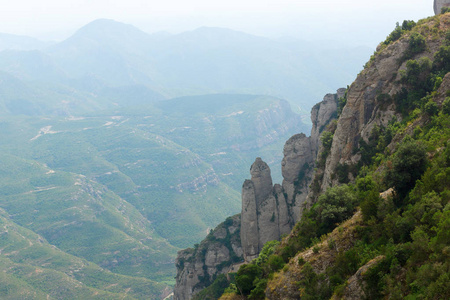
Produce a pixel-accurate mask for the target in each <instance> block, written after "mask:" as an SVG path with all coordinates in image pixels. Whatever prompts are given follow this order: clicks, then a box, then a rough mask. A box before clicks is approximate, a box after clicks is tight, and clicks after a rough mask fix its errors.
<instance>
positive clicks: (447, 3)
mask: <svg viewBox="0 0 450 300" xmlns="http://www.w3.org/2000/svg"><path fill="white" fill-rule="evenodd" d="M443 7H450V0H434V13H435V14H436V15H439V14H440V13H441V10H442V8H443Z"/></svg>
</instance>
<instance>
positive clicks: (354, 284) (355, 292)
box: [332, 255, 385, 300]
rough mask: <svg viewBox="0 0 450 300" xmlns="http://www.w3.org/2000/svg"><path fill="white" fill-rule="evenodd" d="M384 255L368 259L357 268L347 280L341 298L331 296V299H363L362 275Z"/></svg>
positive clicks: (364, 295)
mask: <svg viewBox="0 0 450 300" xmlns="http://www.w3.org/2000/svg"><path fill="white" fill-rule="evenodd" d="M384 258H385V257H384V256H382V255H380V256H377V257H375V258H374V259H372V260H371V261H369V262H368V263H367V264H365V265H364V266H362V267H361V268H359V270H358V271H357V272H356V273H355V275H353V276H352V277H350V278H349V279H348V280H347V282H348V283H347V286H346V287H345V290H344V294H343V295H342V297H341V298H338V297H336V296H335V297H333V298H332V300H337V299H346V300H359V299H365V298H366V294H365V293H364V285H365V283H364V275H365V274H366V272H367V271H368V270H369V269H370V268H372V267H373V266H375V265H377V264H378V263H379V262H380V261H381V260H383V259H384Z"/></svg>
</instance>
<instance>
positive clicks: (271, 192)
mask: <svg viewBox="0 0 450 300" xmlns="http://www.w3.org/2000/svg"><path fill="white" fill-rule="evenodd" d="M344 94H345V89H339V90H338V92H337V94H328V95H326V96H325V97H324V100H323V101H322V102H320V103H319V104H317V105H316V106H314V108H313V109H312V112H311V120H312V122H313V128H312V130H311V136H310V137H307V136H306V135H305V134H303V133H300V134H296V135H294V136H293V137H291V138H290V139H289V140H288V141H287V142H286V144H285V146H284V150H283V154H284V158H283V161H282V163H281V170H282V175H283V184H282V185H279V184H275V185H273V184H272V178H271V176H270V169H269V166H268V165H267V164H266V163H265V162H264V161H262V160H261V158H259V157H258V158H257V159H256V160H255V162H254V163H253V165H252V166H251V168H250V173H251V175H252V178H251V180H246V181H245V182H244V184H243V186H242V212H241V216H242V217H241V243H242V250H243V252H244V259H245V261H246V262H249V261H251V260H252V259H254V258H256V257H257V256H258V254H259V252H260V251H261V249H262V247H263V246H264V244H265V243H266V242H268V241H272V240H280V239H281V236H282V235H283V234H287V233H289V232H290V231H291V230H292V228H293V226H294V225H295V223H296V222H298V221H299V220H300V217H301V214H302V211H303V208H304V206H305V204H306V201H307V195H308V192H309V186H310V184H311V180H312V175H313V172H314V165H315V161H316V159H317V153H318V152H319V146H320V135H321V133H322V132H323V130H324V129H325V128H326V127H327V125H328V124H329V123H330V122H331V120H333V119H335V118H336V116H337V103H338V99H339V98H340V97H343V96H344Z"/></svg>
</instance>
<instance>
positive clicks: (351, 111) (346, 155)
mask: <svg viewBox="0 0 450 300" xmlns="http://www.w3.org/2000/svg"><path fill="white" fill-rule="evenodd" d="M431 22H432V23H430V26H433V24H434V22H433V21H431ZM409 35H410V34H409ZM409 35H405V36H404V37H403V38H401V39H400V40H398V41H396V42H394V43H391V44H389V45H388V46H387V47H386V48H385V49H383V50H381V51H379V52H378V53H377V54H376V55H375V56H374V57H373V59H372V61H371V62H370V63H369V64H368V66H367V67H366V68H365V69H364V70H363V71H362V72H361V73H360V74H359V75H358V76H357V78H356V80H355V81H354V82H353V83H352V85H351V86H350V87H349V89H348V91H347V104H346V105H345V107H344V109H343V111H342V114H341V115H340V117H339V120H338V122H337V127H336V131H335V132H334V136H333V142H332V147H331V151H330V154H329V156H328V158H327V160H326V165H325V170H324V173H323V181H322V183H321V190H322V191H324V190H326V189H327V188H328V187H330V186H332V185H335V184H338V181H337V178H336V176H335V174H334V173H335V170H336V167H337V166H338V165H349V166H355V165H356V164H357V163H358V162H359V161H360V159H361V154H360V152H359V151H358V149H359V148H360V144H361V142H360V141H361V140H364V142H366V143H368V142H369V139H370V137H371V134H372V130H373V129H374V127H375V126H379V127H384V128H385V127H387V126H388V123H389V122H390V121H391V120H392V119H393V118H394V117H395V118H397V119H398V120H401V118H402V116H401V114H399V113H397V112H396V108H395V101H392V99H393V97H394V96H395V95H396V94H398V93H399V92H400V91H401V90H402V88H403V87H404V86H403V85H402V84H399V82H400V78H401V74H402V71H401V70H405V69H406V64H407V59H404V57H405V53H406V52H407V51H408V47H409ZM441 42H442V41H441V40H440V39H432V38H429V39H427V41H426V43H427V48H426V50H425V51H423V52H421V53H418V54H416V55H415V56H414V57H411V58H412V59H416V60H419V59H420V58H422V57H428V58H432V57H433V56H434V53H435V52H436V51H437V50H438V49H439V46H440V45H441ZM380 95H382V96H383V97H380ZM383 99H391V101H384V100H383ZM349 178H350V179H351V174H349Z"/></svg>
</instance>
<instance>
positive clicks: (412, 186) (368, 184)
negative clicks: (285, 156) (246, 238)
mask: <svg viewBox="0 0 450 300" xmlns="http://www.w3.org/2000/svg"><path fill="white" fill-rule="evenodd" d="M414 25H415V24H414V23H408V22H406V23H404V24H403V26H402V27H400V26H397V29H396V31H394V32H393V33H392V34H391V36H390V38H389V39H388V40H387V43H391V42H393V41H395V40H397V39H399V38H400V37H401V35H402V34H403V33H404V32H405V31H413V32H412V33H411V34H410V35H409V36H408V42H409V47H408V50H407V54H406V56H407V58H411V57H414V56H415V55H416V54H419V53H421V52H422V51H425V50H427V48H426V47H427V45H426V42H425V38H424V37H423V36H422V35H421V33H420V32H419V31H418V30H417V31H414V30H415V29H414ZM449 43H450V34H449V33H447V34H446V35H445V40H444V41H443V44H444V46H442V47H441V48H440V49H439V50H438V51H437V52H436V54H435V56H434V58H433V60H431V59H429V58H427V57H424V58H421V59H418V60H414V59H410V60H408V61H407V62H406V70H405V71H404V73H402V74H400V75H401V76H400V77H401V79H400V81H399V82H397V83H396V84H397V85H399V86H400V88H399V90H400V92H399V93H397V94H396V95H394V96H393V97H391V96H389V95H386V94H381V93H379V94H378V95H377V100H378V101H379V102H380V103H379V104H380V106H381V107H384V108H386V107H387V106H388V104H391V103H392V102H394V103H395V104H396V108H397V111H398V112H399V113H401V114H402V116H403V118H402V119H401V120H400V121H399V120H398V119H397V118H395V117H394V118H393V119H392V120H391V121H390V122H389V124H388V125H387V126H386V127H384V126H374V127H373V129H372V132H371V134H370V137H369V139H368V140H366V141H364V140H362V139H361V140H360V141H359V147H357V148H356V149H354V154H357V153H360V154H361V159H360V162H359V163H358V165H357V166H352V165H340V164H338V167H337V169H336V170H335V173H334V176H335V178H336V179H338V181H339V182H341V183H342V182H345V183H344V184H343V185H341V186H334V187H331V188H329V189H328V190H327V191H326V192H325V193H323V194H322V195H320V197H319V200H318V202H317V203H316V204H315V205H314V206H313V207H311V208H310V209H309V210H306V211H304V213H303V217H302V219H301V221H300V222H299V223H298V224H296V226H295V228H294V230H293V232H292V233H291V234H290V235H289V238H287V239H285V240H284V241H283V242H282V243H281V244H280V245H279V246H278V247H277V248H276V249H275V251H274V253H273V254H272V255H270V256H269V258H268V259H266V260H265V261H266V262H265V263H256V261H253V262H252V264H251V266H252V267H248V268H249V269H243V271H242V273H241V276H242V277H243V279H247V280H246V281H245V280H244V282H243V285H244V286H245V293H243V292H242V291H241V293H242V294H244V295H247V298H249V299H250V298H251V299H264V297H265V294H264V292H261V289H262V286H264V285H265V284H267V282H266V281H265V280H268V281H269V283H268V286H269V288H273V287H274V286H272V287H271V286H270V284H271V280H273V282H274V283H277V284H278V283H279V282H280V278H281V277H283V276H294V277H295V276H296V277H297V278H300V280H299V281H298V282H297V288H298V291H299V292H300V294H301V299H329V298H330V297H332V296H333V295H335V296H338V297H340V296H342V295H343V293H344V291H345V289H346V287H347V285H348V279H349V278H350V277H351V276H353V275H355V273H356V272H357V271H358V270H359V269H360V268H361V267H363V266H366V265H368V263H369V262H370V265H368V266H370V267H369V268H368V270H367V271H364V272H363V273H361V274H359V275H360V276H361V277H362V279H363V280H364V281H365V285H364V287H363V288H364V292H365V294H366V296H367V299H410V300H412V299H448V298H450V285H449V282H450V281H449V278H450V265H449V263H450V256H449V249H450V235H449V232H450V210H449V208H450V204H449V203H450V148H449V143H450V108H449V107H450V98H449V95H450V91H446V98H445V99H444V101H442V100H441V99H442V98H441V97H442V94H441V93H438V92H437V91H438V89H439V88H441V86H442V82H443V79H442V78H444V76H445V75H446V74H447V73H448V71H449V70H448V66H447V62H448V59H447V55H448V53H447V52H448V49H447V48H446V47H447V46H448V45H449ZM441 90H442V89H441ZM342 102H344V101H342ZM332 135H333V132H331V131H330V132H328V133H325V134H324V135H322V145H323V148H324V152H325V153H326V151H329V148H330V147H331V143H330V140H332ZM319 159H321V158H319ZM318 167H319V168H320V167H321V165H320V163H319V164H318ZM319 171H320V170H319ZM348 173H352V174H353V175H354V178H355V179H354V181H353V182H350V181H349V178H348V176H347V175H348ZM316 176H317V174H316ZM317 178H318V180H317V181H318V182H320V180H321V178H320V174H319V176H317ZM314 184H315V182H314V181H313V183H312V186H311V188H312V189H313V191H314ZM382 192H383V194H380V193H382ZM357 207H360V209H361V213H362V221H361V222H362V223H358V225H355V226H354V228H353V229H354V230H355V236H354V237H353V239H352V240H351V241H347V242H349V244H347V245H346V247H345V249H337V248H336V244H337V242H336V240H334V239H333V238H334V237H335V236H334V235H328V236H327V234H328V233H330V232H331V231H332V230H333V229H335V228H336V227H337V226H339V224H341V223H342V222H343V221H345V220H346V219H348V218H350V217H351V216H353V214H354V212H355V210H356V208H357ZM355 218H356V217H355ZM358 222H360V221H358ZM345 226H348V225H345ZM345 226H342V227H339V228H338V229H337V230H336V234H338V233H339V232H340V231H341V230H342V231H344V230H346V229H348V228H346V227H345ZM333 234H334V233H333ZM325 239H327V240H328V248H329V249H330V251H331V250H333V251H335V252H336V253H337V254H336V256H335V257H333V258H332V259H330V264H329V265H328V266H327V267H326V269H325V270H323V271H320V272H318V271H317V269H314V268H313V265H314V262H315V261H314V259H316V258H315V257H313V258H312V259H311V258H306V259H305V258H304V257H307V256H309V255H310V254H309V253H310V252H305V255H306V256H304V257H300V258H299V259H296V260H293V258H294V257H295V256H296V255H297V254H298V253H299V252H300V251H302V250H305V249H306V248H309V247H310V250H312V253H314V254H315V255H321V253H323V252H325V251H327V249H326V248H324V246H323V244H319V243H320V242H321V241H324V240H325ZM321 258H323V259H327V258H326V254H325V256H323V257H321ZM306 260H308V261H306ZM285 263H286V264H287V265H285ZM290 267H295V268H296V270H295V271H292V273H289V272H290V271H289V270H290ZM250 270H251V271H252V272H253V273H252V272H249V271H250ZM280 270H283V271H280ZM247 272H249V273H250V274H257V275H258V278H257V279H256V278H255V279H254V278H253V277H252V276H250V275H249V274H247ZM277 272H280V273H278V274H277ZM299 273H300V274H299ZM239 274H240V273H238V277H239ZM289 278H290V277H289ZM252 279H253V281H252ZM290 279H291V278H290ZM281 282H282V281H281ZM281 288H283V287H280V289H281ZM284 289H290V287H286V286H284ZM236 293H239V292H236Z"/></svg>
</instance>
